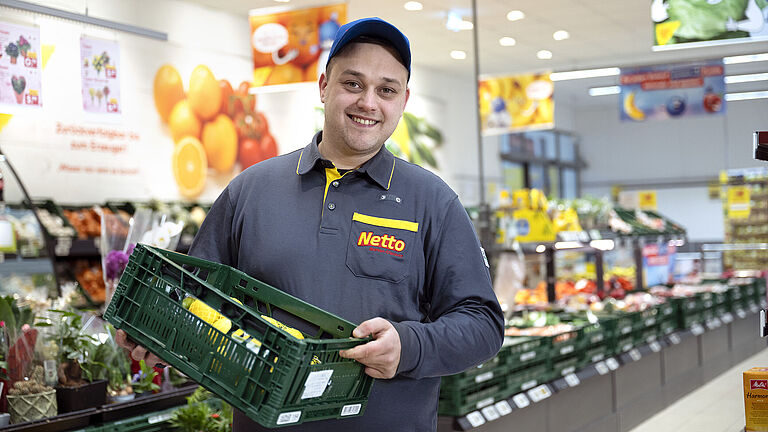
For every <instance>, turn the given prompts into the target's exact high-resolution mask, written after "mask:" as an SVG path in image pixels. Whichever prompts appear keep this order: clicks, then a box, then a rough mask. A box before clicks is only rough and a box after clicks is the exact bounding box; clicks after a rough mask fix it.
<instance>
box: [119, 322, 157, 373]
mask: <svg viewBox="0 0 768 432" xmlns="http://www.w3.org/2000/svg"><path fill="white" fill-rule="evenodd" d="M115 342H116V343H117V346H121V347H123V348H125V349H127V350H128V351H129V352H130V354H131V358H132V359H134V360H136V361H141V360H144V363H146V364H147V366H149V367H152V366H155V365H157V364H161V365H162V364H163V361H162V360H161V359H160V357H158V356H156V355H154V354H152V353H151V352H149V351H147V349H146V348H144V347H143V346H141V345H137V344H136V343H135V342H133V341H131V340H129V339H128V333H126V332H124V331H123V330H118V331H117V333H116V334H115Z"/></svg>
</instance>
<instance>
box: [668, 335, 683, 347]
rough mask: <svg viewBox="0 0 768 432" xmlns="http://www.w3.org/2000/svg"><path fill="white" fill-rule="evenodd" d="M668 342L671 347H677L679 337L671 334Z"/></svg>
mask: <svg viewBox="0 0 768 432" xmlns="http://www.w3.org/2000/svg"><path fill="white" fill-rule="evenodd" d="M669 341H670V342H672V345H677V344H679V343H680V336H678V335H677V333H672V334H671V335H669Z"/></svg>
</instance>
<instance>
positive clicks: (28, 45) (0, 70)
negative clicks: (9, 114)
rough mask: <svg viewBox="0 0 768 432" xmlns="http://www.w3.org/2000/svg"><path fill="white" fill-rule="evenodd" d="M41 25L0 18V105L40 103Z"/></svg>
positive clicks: (13, 105) (37, 105)
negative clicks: (13, 22) (11, 22)
mask: <svg viewBox="0 0 768 432" xmlns="http://www.w3.org/2000/svg"><path fill="white" fill-rule="evenodd" d="M40 57H41V55H40V28H39V27H32V26H24V25H17V24H10V23H7V22H0V106H3V105H4V106H6V107H8V106H11V107H19V106H26V107H41V106H42V105H43V99H42V95H41V92H40V90H41V76H42V72H41V70H42V62H41V61H40Z"/></svg>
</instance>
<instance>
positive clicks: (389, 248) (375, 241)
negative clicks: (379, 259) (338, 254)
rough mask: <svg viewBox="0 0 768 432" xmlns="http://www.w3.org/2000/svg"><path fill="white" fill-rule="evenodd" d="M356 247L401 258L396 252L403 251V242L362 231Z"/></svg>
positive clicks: (393, 237)
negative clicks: (363, 247)
mask: <svg viewBox="0 0 768 432" xmlns="http://www.w3.org/2000/svg"><path fill="white" fill-rule="evenodd" d="M357 245H358V246H366V247H370V249H371V250H374V251H379V252H386V253H389V254H391V255H397V256H402V255H400V254H398V253H396V252H402V251H403V250H405V242H404V241H402V240H400V239H398V238H396V237H395V236H393V235H387V234H384V235H374V234H373V231H363V232H361V233H360V237H358V239H357Z"/></svg>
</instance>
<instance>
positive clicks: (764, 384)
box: [749, 379, 768, 390]
mask: <svg viewBox="0 0 768 432" xmlns="http://www.w3.org/2000/svg"><path fill="white" fill-rule="evenodd" d="M749 389H750V390H768V379H751V380H749Z"/></svg>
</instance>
